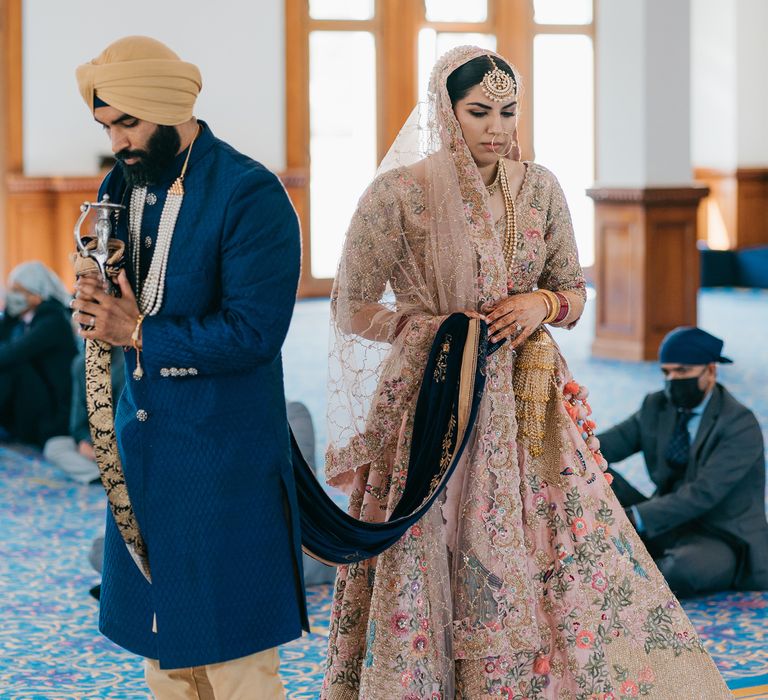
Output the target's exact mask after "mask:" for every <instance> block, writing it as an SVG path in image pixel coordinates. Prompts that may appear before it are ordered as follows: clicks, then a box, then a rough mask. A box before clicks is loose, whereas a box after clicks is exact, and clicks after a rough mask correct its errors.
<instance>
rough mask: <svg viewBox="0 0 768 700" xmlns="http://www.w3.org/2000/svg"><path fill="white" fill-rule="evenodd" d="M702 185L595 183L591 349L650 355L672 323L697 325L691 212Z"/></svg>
mask: <svg viewBox="0 0 768 700" xmlns="http://www.w3.org/2000/svg"><path fill="white" fill-rule="evenodd" d="M707 193H708V189H707V188H706V187H700V186H697V187H642V188H613V187H598V188H593V189H590V190H588V191H587V194H588V195H589V196H590V197H591V198H592V199H593V200H594V202H595V274H596V280H595V287H596V290H597V314H596V318H597V321H596V328H595V340H594V343H593V345H592V353H593V354H594V355H596V356H598V357H609V358H615V359H622V360H651V359H654V358H655V357H656V356H657V353H658V348H659V343H660V342H661V339H662V338H663V337H664V336H665V335H666V334H667V333H668V332H669V331H671V330H672V329H673V328H675V327H677V326H684V325H689V326H694V325H696V298H697V291H698V288H699V254H698V250H697V247H696V241H697V230H696V229H697V210H698V207H699V203H700V202H701V200H702V198H703V197H705V196H706V195H707Z"/></svg>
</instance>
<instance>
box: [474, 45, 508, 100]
mask: <svg viewBox="0 0 768 700" xmlns="http://www.w3.org/2000/svg"><path fill="white" fill-rule="evenodd" d="M488 60H489V61H490V62H491V65H492V66H493V70H489V71H488V72H487V73H486V74H485V75H484V76H483V81H482V82H481V83H480V85H481V86H482V88H483V92H484V93H485V96H486V97H487V98H488V99H489V100H493V101H494V102H504V101H505V100H508V99H509V98H510V97H513V96H514V95H515V94H516V93H517V83H516V82H515V79H514V78H513V77H512V76H511V75H510V74H509V73H506V72H505V71H503V70H501V68H499V67H498V66H497V65H496V61H494V60H493V57H492V56H488Z"/></svg>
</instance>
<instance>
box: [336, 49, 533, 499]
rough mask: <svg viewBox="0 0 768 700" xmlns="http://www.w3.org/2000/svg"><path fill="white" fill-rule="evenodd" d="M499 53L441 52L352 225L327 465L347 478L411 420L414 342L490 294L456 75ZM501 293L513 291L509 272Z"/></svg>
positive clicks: (486, 217)
mask: <svg viewBox="0 0 768 700" xmlns="http://www.w3.org/2000/svg"><path fill="white" fill-rule="evenodd" d="M489 54H490V55H493V56H497V54H494V53H493V52H490V51H487V50H485V49H480V48H478V47H475V46H462V47H459V48H456V49H453V50H452V51H449V52H448V53H446V54H445V55H444V56H443V57H442V58H440V59H439V60H438V62H437V63H436V65H435V67H434V69H433V71H432V75H431V78H430V82H429V90H428V93H427V99H426V101H425V102H423V103H419V104H417V106H416V107H415V108H414V110H413V111H412V113H411V115H410V116H409V118H408V120H407V121H406V123H405V125H404V126H403V127H402V129H401V130H400V133H399V134H398V136H397V138H396V139H395V141H394V143H393V144H392V146H391V148H390V149H389V151H388V153H387V155H386V156H385V158H384V159H383V161H382V162H381V164H380V166H379V169H378V172H377V175H376V178H375V179H374V181H373V182H372V183H371V185H370V186H369V187H368V188H367V190H366V191H365V193H364V194H363V195H362V197H361V199H360V201H359V204H358V208H357V211H356V212H355V215H354V216H353V219H352V222H351V224H350V226H349V229H348V231H347V235H346V239H345V243H344V249H343V253H342V257H341V261H340V264H339V268H338V273H337V276H336V280H335V284H334V288H333V293H332V297H331V311H332V313H331V333H330V344H331V348H330V366H329V370H330V371H329V392H328V441H329V447H328V451H327V455H326V457H327V459H326V476H327V478H328V479H329V480H331V481H332V482H334V481H335V482H336V483H338V484H339V485H343V483H344V482H345V481H348V480H349V476H350V473H351V472H352V471H353V470H355V469H356V468H357V467H359V466H361V465H362V464H366V463H370V462H372V461H373V460H374V459H375V456H376V455H377V454H380V453H381V451H382V450H386V449H387V443H388V442H390V441H391V439H392V438H393V436H394V435H396V434H397V432H398V431H399V429H400V428H401V426H400V425H399V421H400V419H401V416H402V411H398V404H399V403H400V400H399V399H398V397H397V396H396V395H395V394H394V392H399V393H400V394H403V395H404V396H405V395H407V394H408V387H395V386H393V385H392V384H391V381H396V380H395V377H398V376H399V375H400V371H399V370H400V367H399V364H400V363H402V362H403V361H404V360H403V352H402V350H403V347H404V346H417V347H418V348H421V349H422V350H423V353H422V354H424V353H426V350H427V349H428V344H429V342H430V341H431V338H432V336H433V335H434V330H435V329H436V328H437V325H438V324H439V322H440V320H441V319H442V318H443V317H445V316H446V315H448V314H450V313H452V312H455V311H463V310H468V309H472V310H476V309H478V307H479V306H480V305H481V304H482V303H484V302H485V301H487V299H481V298H480V297H479V293H478V284H477V275H478V265H477V259H476V254H475V252H474V248H473V244H472V240H473V238H477V237H481V238H485V237H489V236H493V235H494V230H493V221H492V218H491V214H490V210H489V207H488V195H487V193H486V190H485V187H484V186H483V182H482V179H481V177H480V173H479V171H478V169H477V166H476V165H475V163H474V160H473V159H472V156H471V154H470V152H469V149H468V147H467V146H466V144H465V142H464V139H463V136H462V132H461V128H460V126H459V123H458V121H457V119H456V117H455V115H454V113H453V109H452V106H451V101H450V98H449V96H448V91H447V87H446V81H447V78H448V76H449V75H450V74H451V73H452V72H453V71H454V70H455V69H456V68H458V67H459V66H461V65H463V64H464V63H466V62H467V61H470V60H472V59H473V58H476V57H477V56H482V55H489ZM499 58H502V57H499ZM503 60H506V59H503ZM513 70H514V72H515V77H516V80H517V84H518V86H520V80H519V75H518V72H517V71H516V70H515V69H513ZM403 179H407V180H409V181H411V182H412V183H415V185H416V187H417V189H419V190H420V191H421V195H422V196H421V197H420V202H423V207H424V211H421V212H419V211H418V210H419V207H420V206H421V204H419V205H415V204H414V203H413V202H410V203H409V202H403V201H401V197H402V196H404V195H403V192H404V191H406V190H405V189H404V188H403V187H402V186H398V185H401V184H402V181H403ZM411 191H412V190H411ZM409 204H410V205H412V206H410V207H409V206H408V205H409ZM414 206H416V210H417V214H419V216H418V221H416V222H414V221H413V220H411V221H409V222H407V221H406V219H405V217H406V214H405V213H404V212H405V211H406V210H413V208H414ZM407 224H410V225H408V226H406V225H407ZM414 224H415V225H414ZM498 294H499V297H501V296H503V295H505V294H506V282H505V280H499V289H498ZM361 318H364V319H365V320H364V321H361V320H360V319H361ZM416 354H417V355H418V353H416ZM422 366H423V365H422ZM388 377H389V378H390V379H388ZM388 382H389V383H388ZM404 400H405V398H403V401H404ZM344 474H346V475H347V476H346V478H343V477H342V475H344Z"/></svg>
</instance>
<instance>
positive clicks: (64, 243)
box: [2, 169, 327, 293]
mask: <svg viewBox="0 0 768 700" xmlns="http://www.w3.org/2000/svg"><path fill="white" fill-rule="evenodd" d="M280 179H281V181H282V183H283V185H284V186H285V188H286V190H287V192H288V196H289V197H290V198H291V201H292V202H293V205H294V207H295V208H296V213H297V215H298V217H299V221H300V222H301V224H302V229H303V230H306V229H305V228H304V222H305V220H306V218H307V211H306V193H307V184H308V183H307V176H306V172H305V171H303V170H300V169H297V170H289V171H286V172H284V173H282V174H280ZM100 183H101V177H51V178H44V177H40V178H28V177H24V176H22V175H15V176H11V177H9V178H7V179H6V186H7V189H8V197H7V213H8V217H7V230H6V236H5V250H6V255H7V258H6V267H5V268H4V269H3V271H2V274H3V278H4V277H5V275H6V274H7V273H8V271H9V270H10V269H11V268H12V267H13V266H14V265H17V264H18V263H20V262H25V261H27V260H40V261H42V262H44V263H45V264H46V265H48V266H49V267H51V268H52V269H53V270H55V271H56V273H57V274H58V275H59V276H60V277H61V278H62V280H63V281H64V283H65V284H67V285H70V284H72V283H73V282H74V276H73V274H72V266H71V263H70V259H69V256H70V254H71V253H72V252H73V251H74V247H75V244H74V236H73V230H74V225H75V222H76V221H77V217H78V216H79V215H80V205H81V204H82V203H83V202H85V201H93V200H95V199H96V196H97V193H98V189H99V184H100ZM316 291H319V290H316ZM324 293H327V292H324Z"/></svg>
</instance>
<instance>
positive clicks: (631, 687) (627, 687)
mask: <svg viewBox="0 0 768 700" xmlns="http://www.w3.org/2000/svg"><path fill="white" fill-rule="evenodd" d="M639 693H640V688H638V687H637V683H635V682H634V681H624V682H623V683H622V684H621V694H622V695H626V696H628V697H630V698H636V697H637V696H638V694H639Z"/></svg>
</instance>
